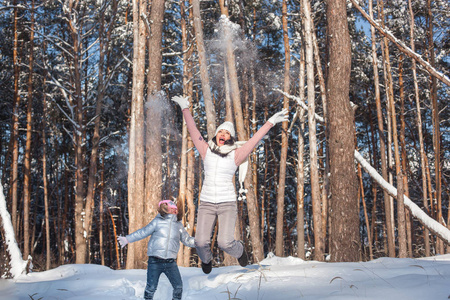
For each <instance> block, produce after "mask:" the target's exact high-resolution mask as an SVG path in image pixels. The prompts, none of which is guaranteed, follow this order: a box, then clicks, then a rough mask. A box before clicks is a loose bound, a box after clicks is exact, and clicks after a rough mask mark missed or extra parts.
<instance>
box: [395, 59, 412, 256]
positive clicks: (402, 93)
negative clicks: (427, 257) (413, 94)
mask: <svg viewBox="0 0 450 300" xmlns="http://www.w3.org/2000/svg"><path fill="white" fill-rule="evenodd" d="M398 84H399V87H400V137H399V139H400V147H401V162H402V170H403V191H404V194H405V196H406V197H408V198H409V186H408V175H407V174H408V165H407V163H408V157H407V154H406V142H405V136H406V134H405V131H406V129H405V127H406V123H405V91H404V84H403V55H400V57H399V63H398ZM403 206H404V205H403ZM404 211H405V225H406V241H407V246H408V257H413V249H412V247H413V245H412V232H411V230H412V229H411V214H410V212H409V210H407V209H404Z"/></svg>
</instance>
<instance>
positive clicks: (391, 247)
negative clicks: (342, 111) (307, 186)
mask: <svg viewBox="0 0 450 300" xmlns="http://www.w3.org/2000/svg"><path fill="white" fill-rule="evenodd" d="M369 13H370V17H371V18H373V10H372V0H369ZM370 30H371V35H372V65H373V73H374V87H375V100H376V107H377V119H378V136H379V140H380V154H381V155H380V157H381V173H382V176H383V178H384V179H385V180H386V181H388V172H387V158H386V140H385V135H384V125H383V111H382V108H381V95H380V83H379V75H378V58H377V52H376V39H375V28H374V27H373V26H371V27H370ZM383 199H384V210H385V215H386V220H385V221H386V231H387V247H388V254H389V257H395V241H394V228H393V224H392V222H391V220H392V213H393V212H392V210H391V197H390V196H389V195H388V193H387V192H386V191H385V190H383Z"/></svg>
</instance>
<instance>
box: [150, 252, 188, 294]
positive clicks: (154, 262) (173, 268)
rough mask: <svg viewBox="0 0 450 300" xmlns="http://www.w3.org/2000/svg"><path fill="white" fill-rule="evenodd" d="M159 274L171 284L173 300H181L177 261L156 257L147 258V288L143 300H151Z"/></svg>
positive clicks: (181, 292) (181, 288)
mask: <svg viewBox="0 0 450 300" xmlns="http://www.w3.org/2000/svg"><path fill="white" fill-rule="evenodd" d="M161 273H164V274H165V275H166V276H167V278H168V279H169V281H170V283H171V284H172V287H173V296H172V298H173V300H181V295H182V294H183V281H182V280H181V275H180V270H179V269H178V266H177V261H176V260H175V259H173V258H170V259H162V258H159V257H156V256H149V257H148V266H147V286H146V287H145V293H144V299H146V300H153V296H154V295H155V292H156V288H157V287H158V281H159V277H160V276H161Z"/></svg>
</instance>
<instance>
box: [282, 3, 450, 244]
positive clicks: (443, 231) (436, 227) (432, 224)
mask: <svg viewBox="0 0 450 300" xmlns="http://www.w3.org/2000/svg"><path fill="white" fill-rule="evenodd" d="M352 1H353V0H352ZM275 91H277V92H280V93H282V94H283V95H284V96H286V97H288V98H289V99H292V100H295V101H297V103H298V104H299V105H300V106H301V107H302V108H303V109H305V110H306V111H307V110H308V106H307V105H306V104H305V103H303V101H300V98H299V97H296V96H293V95H289V94H287V93H285V92H283V91H281V90H279V89H275ZM315 117H316V120H317V121H319V122H323V118H322V117H321V116H319V115H317V114H315ZM354 156H355V160H356V161H357V162H358V163H360V164H361V166H362V167H363V168H364V170H366V172H367V173H368V174H369V175H370V177H372V178H373V179H374V180H375V181H376V182H377V183H378V184H379V185H380V186H381V187H382V188H383V189H384V190H386V191H387V192H388V193H389V194H390V195H391V196H392V197H397V189H396V188H395V187H393V186H392V185H391V184H389V183H388V182H387V181H386V180H384V178H383V177H382V176H381V175H380V174H379V173H378V172H377V171H376V170H375V169H374V168H373V167H372V166H371V165H370V164H369V163H368V162H367V161H366V160H365V159H364V158H363V157H362V155H361V154H360V153H359V152H358V151H357V150H355V155H354ZM403 201H404V204H405V205H406V206H407V207H408V209H409V210H410V211H411V213H412V215H413V216H414V217H416V218H417V219H418V220H419V222H421V223H422V224H423V225H424V226H425V227H426V228H428V229H429V230H430V231H432V232H433V233H435V234H436V235H437V236H439V237H440V238H441V239H442V240H443V241H445V242H446V243H447V244H450V230H449V229H447V227H445V226H443V225H442V224H440V223H439V222H437V221H436V220H434V219H433V218H431V217H430V216H428V215H427V214H426V213H425V212H424V211H423V210H422V209H420V207H418V206H417V205H416V204H415V203H414V202H412V201H411V199H409V198H408V197H407V196H405V195H403Z"/></svg>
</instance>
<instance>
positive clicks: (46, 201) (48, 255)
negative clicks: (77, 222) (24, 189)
mask: <svg viewBox="0 0 450 300" xmlns="http://www.w3.org/2000/svg"><path fill="white" fill-rule="evenodd" d="M43 48H44V49H43V51H44V53H45V52H46V49H47V45H46V43H45V42H44V45H43ZM43 77H44V78H43V79H44V86H43V91H44V93H43V95H42V120H43V121H42V181H43V186H44V190H43V192H44V219H45V251H46V256H45V258H46V259H45V269H46V270H50V267H51V259H52V256H51V254H52V252H51V244H50V242H51V239H50V206H49V199H48V196H49V195H48V178H47V177H48V175H47V132H46V129H47V94H46V93H45V91H46V86H47V69H44V74H43ZM58 211H59V205H58ZM61 251H62V249H59V252H61Z"/></svg>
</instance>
